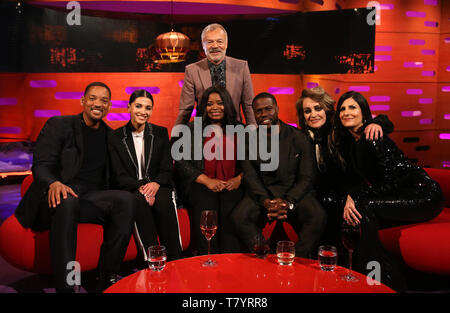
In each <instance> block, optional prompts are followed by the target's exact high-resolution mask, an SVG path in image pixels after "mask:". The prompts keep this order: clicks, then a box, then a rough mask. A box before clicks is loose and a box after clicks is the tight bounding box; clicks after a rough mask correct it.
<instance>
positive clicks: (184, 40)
mask: <svg viewBox="0 0 450 313" xmlns="http://www.w3.org/2000/svg"><path fill="white" fill-rule="evenodd" d="M170 8H171V13H170V28H171V31H170V32H168V33H164V34H161V35H159V36H158V37H156V40H155V49H156V52H157V54H158V58H156V59H154V62H155V63H178V62H183V61H184V60H185V59H186V54H187V53H188V51H189V45H190V39H189V37H188V36H186V35H185V34H183V33H179V32H175V31H174V30H173V0H172V1H171V4H170Z"/></svg>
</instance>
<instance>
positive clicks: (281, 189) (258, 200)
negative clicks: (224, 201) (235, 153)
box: [232, 93, 326, 257]
mask: <svg viewBox="0 0 450 313" xmlns="http://www.w3.org/2000/svg"><path fill="white" fill-rule="evenodd" d="M252 106H253V111H254V113H255V119H256V123H257V124H258V128H257V129H256V132H257V136H256V137H258V142H259V146H256V145H252V144H251V140H247V142H246V157H245V160H244V161H242V162H241V164H242V169H243V172H244V184H245V187H246V195H245V197H244V198H243V199H242V201H241V202H240V203H239V204H238V205H237V206H236V208H235V209H234V210H233V213H232V216H233V221H234V223H235V224H236V227H237V230H238V234H239V236H240V238H241V240H242V241H243V242H244V244H245V245H246V246H247V247H248V248H249V250H250V251H251V250H252V239H253V238H254V236H256V235H257V234H260V233H261V229H262V226H263V225H264V224H265V223H266V222H267V221H270V220H278V221H280V222H282V221H284V220H287V221H288V222H289V223H290V224H291V225H292V226H293V227H294V229H295V230H296V232H297V234H298V235H299V241H298V242H297V244H296V247H295V252H296V255H297V256H299V257H311V253H312V252H313V250H314V249H315V247H316V245H317V243H318V241H319V239H320V236H321V234H322V232H323V230H324V227H325V222H326V213H325V211H324V209H323V208H322V206H321V205H320V203H319V202H318V201H317V200H316V198H315V197H314V193H313V184H314V179H315V176H316V173H315V165H314V159H313V150H312V146H311V144H310V142H309V141H308V139H307V138H306V136H305V135H304V134H303V133H301V132H300V131H299V130H298V129H296V128H295V127H292V126H290V125H287V124H285V123H283V122H282V121H281V120H279V119H278V111H279V109H278V105H277V102H276V99H275V97H274V96H273V95H271V94H269V93H260V94H258V95H257V96H256V97H255V98H254V99H253V104H252ZM261 126H266V127H267V132H265V131H264V127H261ZM261 136H263V138H260V137H261ZM256 137H255V138H256ZM261 139H263V140H265V141H266V142H267V147H268V148H270V149H269V150H266V151H265V152H269V154H270V156H271V159H270V164H268V163H264V162H263V160H262V156H263V154H261V149H263V152H264V147H262V146H261ZM252 149H253V150H255V149H257V151H258V152H259V153H257V157H256V159H255V160H252V158H251V157H249V156H251V153H252V151H250V150H252ZM253 153H254V155H256V154H255V151H253ZM277 158H278V160H277ZM264 165H265V166H266V167H267V166H268V167H272V168H266V169H265V168H264Z"/></svg>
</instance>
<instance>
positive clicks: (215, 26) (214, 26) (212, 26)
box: [201, 23, 228, 42]
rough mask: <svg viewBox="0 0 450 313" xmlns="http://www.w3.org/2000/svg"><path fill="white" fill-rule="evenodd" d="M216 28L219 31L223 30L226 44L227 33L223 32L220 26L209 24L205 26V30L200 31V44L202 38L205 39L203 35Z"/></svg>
mask: <svg viewBox="0 0 450 313" xmlns="http://www.w3.org/2000/svg"><path fill="white" fill-rule="evenodd" d="M218 28H220V29H221V30H223V32H224V33H225V39H226V40H227V42H228V34H227V31H226V30H225V28H224V27H223V26H222V25H220V24H217V23H213V24H209V25H208V26H206V27H205V28H203V30H202V35H201V39H202V42H203V38H204V37H205V33H206V32H210V31H213V30H215V29H218Z"/></svg>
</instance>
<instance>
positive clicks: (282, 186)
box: [241, 121, 316, 205]
mask: <svg viewBox="0 0 450 313" xmlns="http://www.w3.org/2000/svg"><path fill="white" fill-rule="evenodd" d="M256 131H258V129H256ZM279 140H280V142H279V144H280V146H279V148H280V151H279V164H278V168H277V169H276V170H275V171H270V172H268V171H261V170H260V165H261V163H262V162H261V160H260V159H259V155H258V159H257V160H249V159H248V158H247V159H246V160H244V161H242V162H241V166H242V169H243V172H244V184H245V186H246V189H247V191H248V192H250V194H251V195H252V196H253V198H254V199H255V200H256V201H257V202H258V203H259V204H260V205H263V204H264V200H266V199H273V198H276V197H279V198H282V199H285V200H288V201H289V202H291V203H293V204H295V203H296V202H299V201H300V200H301V199H302V198H303V197H304V196H305V195H306V194H307V193H308V192H310V191H312V190H313V186H314V183H315V179H316V168H315V163H314V157H313V150H312V145H311V142H310V141H309V139H308V138H307V137H306V135H305V134H303V133H302V132H301V131H300V130H298V129H296V128H295V127H292V126H290V125H287V124H285V123H283V122H281V121H280V134H279ZM246 146H247V148H246V149H247V150H248V143H247V145H246ZM246 155H247V156H248V155H249V152H248V151H247V152H246Z"/></svg>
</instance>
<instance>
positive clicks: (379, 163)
mask: <svg viewBox="0 0 450 313" xmlns="http://www.w3.org/2000/svg"><path fill="white" fill-rule="evenodd" d="M336 112H337V116H336V146H337V149H338V150H339V151H340V153H341V155H342V156H343V159H344V162H345V166H346V168H347V170H348V171H349V172H350V173H352V184H351V185H350V186H349V188H348V192H347V199H346V202H345V205H344V212H343V218H344V220H346V221H347V222H348V223H351V224H360V225H361V230H362V235H361V244H360V247H359V249H358V250H356V252H355V253H356V254H357V255H358V257H356V259H355V263H356V264H355V267H356V268H358V267H359V271H361V272H363V273H365V274H367V273H368V272H369V271H370V270H371V269H366V266H367V264H368V262H370V261H378V262H379V263H380V265H381V281H382V282H383V283H384V284H387V285H389V286H391V287H392V288H394V289H396V290H398V291H403V290H405V288H406V285H405V281H404V280H403V277H402V274H401V270H400V268H399V266H398V265H397V264H396V263H395V262H394V261H393V260H392V259H391V257H390V256H389V255H388V254H387V253H386V252H385V250H384V248H383V246H382V244H381V242H380V240H379V237H378V230H379V229H380V227H383V226H393V225H402V224H409V223H417V222H424V221H427V220H430V219H432V218H434V217H436V216H437V215H438V214H439V213H440V212H441V211H442V208H443V196H442V192H441V189H440V187H439V184H438V183H436V182H435V181H434V180H432V179H431V178H430V177H429V176H428V174H427V173H426V172H425V171H424V170H423V169H422V168H420V167H419V166H417V165H414V164H413V163H412V162H410V161H409V159H408V158H407V157H406V156H405V155H404V154H403V152H402V151H401V150H400V149H399V148H398V147H397V145H396V144H395V143H394V142H393V141H392V140H391V139H390V138H389V137H388V136H383V138H380V139H378V140H366V138H365V137H364V136H363V135H362V126H363V125H364V124H365V123H367V122H370V121H371V120H372V113H371V111H370V108H369V104H368V103H367V100H366V99H365V98H364V97H363V96H362V95H361V94H360V93H358V92H355V91H349V92H346V93H344V94H343V95H342V96H341V97H340V98H339V101H338V104H337V108H336Z"/></svg>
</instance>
